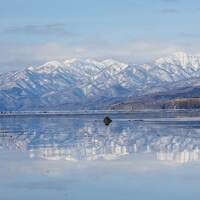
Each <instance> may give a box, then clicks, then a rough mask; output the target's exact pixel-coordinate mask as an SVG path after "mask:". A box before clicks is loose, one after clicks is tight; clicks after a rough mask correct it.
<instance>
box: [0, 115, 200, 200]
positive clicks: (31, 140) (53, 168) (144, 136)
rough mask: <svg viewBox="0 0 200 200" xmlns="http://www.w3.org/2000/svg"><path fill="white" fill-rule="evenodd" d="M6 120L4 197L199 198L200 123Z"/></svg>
mask: <svg viewBox="0 0 200 200" xmlns="http://www.w3.org/2000/svg"><path fill="white" fill-rule="evenodd" d="M143 118H144V119H145V115H143V116H142V115H141V117H140V119H134V117H133V116H131V115H120V114H119V115H113V116H112V119H113V122H112V123H111V124H110V125H109V126H106V125H104V123H103V114H101V115H95V114H94V115H87V116H84V115H83V116H81V115H80V116H79V115H76V116H74V115H72V116H71V117H70V115H67V116H62V115H61V116H53V115H50V116H48V115H47V116H34V115H33V116H32V115H31V116H3V117H0V199H2V200H16V199H17V200H26V199H29V200H44V199H47V200H53V199H60V200H83V199H87V200H90V199H91V200H93V199H95V200H100V199H104V200H106V199H112V200H130V199H138V200H147V199H148V200H157V199H159V200H160V199H162V200H169V199H170V200H173V199H174V200H175V199H176V200H177V199H181V200H186V199H187V200H188V199H198V198H199V197H200V189H199V185H200V120H199V118H198V117H193V116H191V115H190V116H189V117H188V116H186V117H184V116H182V115H181V117H179V116H176V117H170V118H165V117H164V118H156V119H154V118H149V117H148V119H146V120H143Z"/></svg>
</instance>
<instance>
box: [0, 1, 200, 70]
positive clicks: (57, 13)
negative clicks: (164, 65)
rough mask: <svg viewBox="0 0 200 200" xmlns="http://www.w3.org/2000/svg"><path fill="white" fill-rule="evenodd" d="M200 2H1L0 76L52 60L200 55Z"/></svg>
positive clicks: (139, 59) (137, 59)
mask: <svg viewBox="0 0 200 200" xmlns="http://www.w3.org/2000/svg"><path fill="white" fill-rule="evenodd" d="M199 19H200V1H199V0H190V1H188V0H101V1H100V0H0V73H1V72H5V71H9V70H21V69H23V68H25V67H29V66H37V65H41V64H43V63H45V62H47V61H52V60H59V61H63V60H67V59H70V58H92V59H96V60H103V59H108V58H109V59H110V58H111V59H117V60H119V61H123V62H128V63H144V62H150V61H152V60H154V59H156V58H159V57H161V56H165V55H169V54H171V53H173V52H176V51H185V52H187V53H190V54H196V55H200V45H199V44H200V26H199Z"/></svg>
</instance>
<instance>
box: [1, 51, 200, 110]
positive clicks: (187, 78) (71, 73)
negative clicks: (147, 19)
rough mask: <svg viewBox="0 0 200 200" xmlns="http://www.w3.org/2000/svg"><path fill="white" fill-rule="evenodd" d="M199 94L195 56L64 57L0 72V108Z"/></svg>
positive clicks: (103, 105) (101, 104)
mask: <svg viewBox="0 0 200 200" xmlns="http://www.w3.org/2000/svg"><path fill="white" fill-rule="evenodd" d="M199 96H200V57H198V56H193V55H188V54H187V53H184V52H177V53H174V54H172V55H170V56H167V57H163V58H159V59H157V60H155V61H154V62H151V63H146V64H130V63H122V62H118V61H116V60H104V61H95V60H91V59H69V60H66V61H64V62H58V61H51V62H48V63H45V64H44V65H41V66H38V67H28V68H26V69H24V70H21V71H11V72H6V73H1V74H0V110H1V111H8V110H9V111H14V110H63V109H64V110H74V109H76V110H77V109H108V108H111V107H112V105H116V104H120V103H121V102H129V101H133V100H135V99H138V101H142V100H144V99H145V100H146V99H173V98H178V97H199Z"/></svg>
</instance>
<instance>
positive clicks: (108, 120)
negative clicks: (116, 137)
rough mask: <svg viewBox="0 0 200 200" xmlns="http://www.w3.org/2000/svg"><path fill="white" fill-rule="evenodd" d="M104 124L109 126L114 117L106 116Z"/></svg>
mask: <svg viewBox="0 0 200 200" xmlns="http://www.w3.org/2000/svg"><path fill="white" fill-rule="evenodd" d="M103 122H104V124H105V125H106V126H108V125H109V124H110V123H111V122H112V119H110V117H105V118H104V120H103Z"/></svg>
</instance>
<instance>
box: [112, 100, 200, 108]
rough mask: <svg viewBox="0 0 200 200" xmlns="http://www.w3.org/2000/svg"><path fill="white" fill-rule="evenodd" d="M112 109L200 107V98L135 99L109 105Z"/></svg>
mask: <svg viewBox="0 0 200 200" xmlns="http://www.w3.org/2000/svg"><path fill="white" fill-rule="evenodd" d="M111 109H113V110H137V109H200V98H177V99H172V100H157V101H156V100H155V101H153V100H148V101H146V100H142V99H141V100H140V101H139V100H136V101H131V102H126V103H119V104H115V105H112V106H111Z"/></svg>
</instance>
